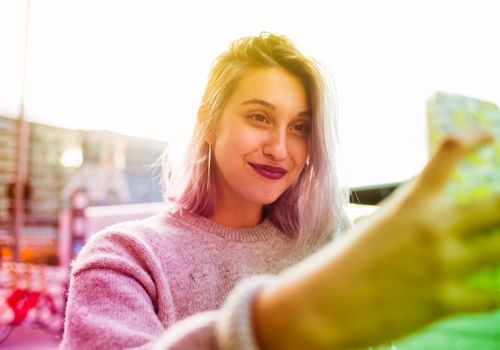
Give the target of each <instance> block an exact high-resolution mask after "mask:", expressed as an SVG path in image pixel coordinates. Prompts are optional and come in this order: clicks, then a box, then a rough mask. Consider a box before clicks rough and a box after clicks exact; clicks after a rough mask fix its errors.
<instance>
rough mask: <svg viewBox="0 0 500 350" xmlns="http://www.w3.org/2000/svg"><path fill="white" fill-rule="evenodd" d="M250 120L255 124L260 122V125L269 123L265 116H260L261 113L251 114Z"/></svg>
mask: <svg viewBox="0 0 500 350" xmlns="http://www.w3.org/2000/svg"><path fill="white" fill-rule="evenodd" d="M249 119H250V120H253V121H255V122H258V123H267V122H268V120H267V117H266V116H265V115H264V114H260V113H254V114H250V116H249Z"/></svg>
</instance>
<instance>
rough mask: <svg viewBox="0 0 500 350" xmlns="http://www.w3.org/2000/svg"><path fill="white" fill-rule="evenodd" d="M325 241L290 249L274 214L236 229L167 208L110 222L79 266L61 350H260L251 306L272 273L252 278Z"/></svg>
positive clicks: (292, 260) (273, 270) (88, 246)
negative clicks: (148, 215)
mask: <svg viewBox="0 0 500 350" xmlns="http://www.w3.org/2000/svg"><path fill="white" fill-rule="evenodd" d="M325 241H326V239H325V240H324V241H323V242H317V243H316V244H314V245H310V246H308V247H306V248H305V249H303V250H302V251H300V252H296V253H293V254H290V253H289V249H290V248H291V247H292V245H293V243H294V242H293V240H292V239H291V238H290V237H287V236H286V235H285V234H284V233H283V232H282V231H280V230H279V229H278V228H277V227H276V226H275V225H273V223H272V222H270V221H269V220H264V221H263V222H262V223H260V224H259V225H257V226H255V227H252V228H245V229H232V228H228V227H225V226H222V225H220V224H217V223H214V222H212V221H210V220H208V219H206V218H203V217H200V216H196V215H193V214H184V215H182V216H173V215H171V214H168V213H166V212H165V213H160V214H158V215H155V216H153V217H151V218H148V219H145V220H141V221H134V222H127V223H123V224H118V225H115V226H112V227H109V228H107V229H105V230H103V231H101V232H99V233H98V234H96V235H94V236H93V237H92V238H91V239H90V240H89V242H88V243H87V244H86V246H85V247H84V248H83V250H82V251H81V253H80V254H79V256H78V258H77V259H76V261H75V262H74V264H73V268H72V275H71V282H70V289H69V296H68V304H67V311H66V312H67V315H66V323H65V333H64V337H63V341H62V344H61V348H62V349H106V350H111V349H125V348H137V349H169V350H173V349H240V350H243V349H256V348H257V346H256V341H255V339H254V335H253V327H252V323H251V312H250V310H251V303H252V300H253V296H254V295H255V293H256V291H257V290H258V289H259V288H260V286H261V285H262V284H263V283H267V282H266V281H267V279H271V277H254V278H250V279H247V277H249V276H255V275H259V276H269V275H273V274H276V273H278V272H279V271H281V270H283V269H284V268H286V267H288V266H291V265H292V264H294V263H296V262H298V261H299V260H301V259H303V258H304V257H305V256H307V255H309V254H311V253H312V252H313V251H314V250H316V249H317V248H319V247H320V246H321V245H322V244H324V243H325ZM242 279H244V281H243V282H242V283H240V284H239V285H238V287H237V288H234V287H235V285H236V284H237V283H238V282H240V281H241V280H242ZM233 289H235V290H234V291H233ZM230 292H231V295H230V296H229V298H228V295H229V294H230ZM181 320H182V322H179V321H181Z"/></svg>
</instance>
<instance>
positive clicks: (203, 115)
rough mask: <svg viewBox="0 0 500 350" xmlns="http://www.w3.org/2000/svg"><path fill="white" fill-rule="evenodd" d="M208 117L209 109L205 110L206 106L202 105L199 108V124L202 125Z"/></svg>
mask: <svg viewBox="0 0 500 350" xmlns="http://www.w3.org/2000/svg"><path fill="white" fill-rule="evenodd" d="M206 116H207V109H206V108H205V106H203V105H200V107H199V108H198V122H199V123H201V122H202V121H203V120H205V118H206Z"/></svg>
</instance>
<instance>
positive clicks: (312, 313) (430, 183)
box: [255, 132, 500, 349]
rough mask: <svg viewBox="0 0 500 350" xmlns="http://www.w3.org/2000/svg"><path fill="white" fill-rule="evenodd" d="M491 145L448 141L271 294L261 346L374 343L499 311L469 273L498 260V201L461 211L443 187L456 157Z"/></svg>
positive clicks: (476, 139)
mask: <svg viewBox="0 0 500 350" xmlns="http://www.w3.org/2000/svg"><path fill="white" fill-rule="evenodd" d="M490 141H491V137H490V136H489V135H487V134H484V133H481V132H477V133H475V134H469V135H467V136H460V137H459V136H456V137H449V138H448V139H446V140H445V141H444V142H443V143H442V145H441V147H440V149H439V150H438V152H437V153H436V154H435V155H434V157H433V158H432V159H431V160H430V162H429V163H428V165H427V166H426V168H425V169H424V170H423V172H422V174H421V175H420V176H419V177H418V178H416V179H415V180H414V181H413V182H411V183H409V184H407V185H406V186H405V187H403V188H400V189H399V190H398V191H396V192H395V193H394V195H392V196H391V197H390V198H388V200H387V201H386V202H385V203H383V205H382V206H381V209H380V210H379V211H378V212H377V213H376V214H375V215H373V216H372V217H370V218H367V219H365V220H364V221H363V222H362V223H361V224H360V226H359V227H358V228H356V229H355V230H353V231H352V232H350V233H349V234H346V235H345V236H344V237H343V238H342V239H340V240H337V241H335V242H334V243H333V244H331V245H329V246H328V247H326V248H325V249H323V250H322V251H321V252H319V253H318V254H315V255H313V256H312V257H310V258H309V259H307V260H306V261H304V262H303V263H301V264H299V265H297V266H296V267H294V268H292V269H289V270H287V271H286V272H285V273H283V274H282V275H281V276H280V277H279V279H278V280H277V282H276V284H275V285H273V286H271V287H270V288H267V289H265V290H264V291H263V292H262V293H261V294H260V295H259V297H258V299H257V301H256V306H255V321H256V322H255V324H256V330H257V334H258V337H259V339H260V342H261V345H262V347H263V348H264V349H344V348H352V347H358V346H366V345H370V344H372V345H373V344H377V343H380V342H384V341H387V340H390V339H394V338H397V337H400V336H402V335H405V334H407V333H409V332H412V331H414V330H417V329H418V328H420V327H422V326H424V325H426V324H428V323H430V322H432V321H434V320H436V319H439V318H441V317H444V316H446V315H449V314H453V313H459V312H475V311H484V310H492V309H494V308H497V307H499V306H500V292H495V291H491V290H490V291H488V290H477V289H476V290H474V289H472V288H470V287H468V286H467V285H466V283H465V282H464V279H465V278H464V277H465V276H466V275H468V274H470V273H472V272H474V271H476V270H478V269H480V268H482V267H484V266H487V265H491V264H500V254H499V253H498V252H500V197H495V198H492V199H490V200H487V201H483V202H480V203H474V204H473V205H470V206H467V207H457V206H455V205H453V204H452V203H451V202H450V201H449V200H447V199H446V198H445V195H444V191H443V190H444V187H445V185H446V184H447V182H448V178H449V175H450V173H451V172H452V170H453V169H454V168H455V166H456V165H457V163H458V161H459V160H461V159H462V158H463V157H464V156H465V154H467V153H469V152H470V151H473V150H475V149H477V148H478V147H480V146H482V145H484V144H485V143H488V142H490ZM487 229H494V230H493V233H490V234H488V235H485V234H480V233H481V232H484V231H485V230H487ZM495 230H496V231H495Z"/></svg>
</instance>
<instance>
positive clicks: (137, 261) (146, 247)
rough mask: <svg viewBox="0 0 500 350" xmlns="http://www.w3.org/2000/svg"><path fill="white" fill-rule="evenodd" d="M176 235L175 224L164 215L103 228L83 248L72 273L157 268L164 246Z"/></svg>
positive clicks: (160, 214)
mask: <svg viewBox="0 0 500 350" xmlns="http://www.w3.org/2000/svg"><path fill="white" fill-rule="evenodd" d="M174 232H175V223H174V222H173V220H171V219H170V218H169V216H168V215H166V214H165V213H159V214H157V215H154V216H152V217H149V218H146V219H142V220H136V221H126V222H122V223H118V224H115V225H112V226H109V227H107V228H104V229H103V230H101V231H99V232H97V233H95V234H94V235H92V236H91V237H90V239H89V240H88V241H87V243H86V244H85V246H84V247H83V248H82V250H81V251H80V253H79V254H78V257H77V259H76V260H75V261H74V263H73V266H72V273H73V274H75V273H79V272H81V271H83V270H87V269H92V268H111V269H127V268H128V269H129V268H130V267H131V266H136V267H140V268H141V269H151V268H154V267H155V266H158V265H159V252H160V251H161V250H162V249H161V248H162V247H161V246H162V245H164V244H165V241H166V240H168V237H169V236H171V235H172V234H173V233H174Z"/></svg>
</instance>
